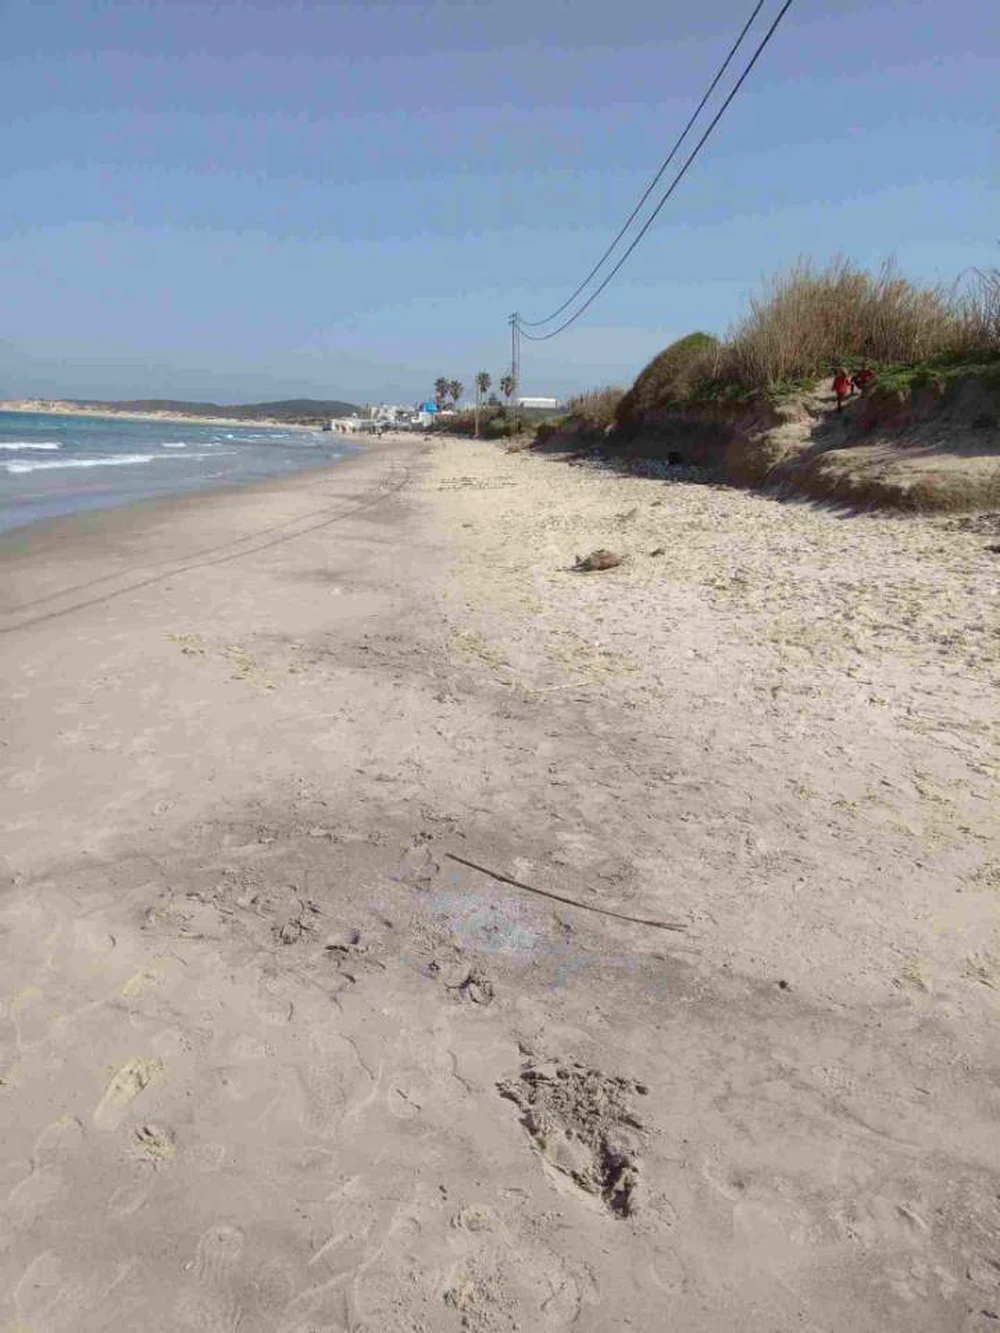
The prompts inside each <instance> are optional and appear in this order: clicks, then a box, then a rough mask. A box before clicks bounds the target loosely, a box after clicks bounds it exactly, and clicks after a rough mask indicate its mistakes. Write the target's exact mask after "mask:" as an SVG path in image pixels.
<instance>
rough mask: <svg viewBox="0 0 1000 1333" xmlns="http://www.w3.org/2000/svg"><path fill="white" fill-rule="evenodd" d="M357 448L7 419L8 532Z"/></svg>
mask: <svg viewBox="0 0 1000 1333" xmlns="http://www.w3.org/2000/svg"><path fill="white" fill-rule="evenodd" d="M357 449H358V446H357V445H352V444H349V443H348V442H347V441H346V440H345V439H344V438H343V437H342V436H336V435H332V434H330V433H329V432H323V431H318V430H317V431H311V430H302V429H299V428H290V427H286V428H282V427H278V426H255V425H249V424H247V425H238V426H228V425H222V424H212V425H203V424H195V423H194V422H188V421H164V420H156V421H133V420H129V419H127V418H125V417H98V416H75V417H73V416H55V415H52V414H49V413H42V412H0V531H3V530H4V529H8V528H15V527H19V526H21V525H22V524H25V523H33V522H35V521H36V520H37V519H42V518H55V517H57V516H59V515H62V514H73V513H78V512H80V511H81V510H84V509H105V508H108V507H110V506H112V505H120V504H128V503H130V502H131V501H133V500H145V499H151V498H153V497H156V496H166V495H180V494H184V493H186V492H189V491H199V490H205V489H208V488H210V487H213V486H231V485H237V484H239V483H241V482H247V481H260V480H263V479H264V478H266V477H274V476H283V475H284V474H286V473H289V472H295V471H297V470H298V469H300V468H305V467H316V466H320V465H322V464H324V463H330V462H333V461H334V460H336V459H338V458H342V457H344V456H345V455H347V454H351V453H356V452H357Z"/></svg>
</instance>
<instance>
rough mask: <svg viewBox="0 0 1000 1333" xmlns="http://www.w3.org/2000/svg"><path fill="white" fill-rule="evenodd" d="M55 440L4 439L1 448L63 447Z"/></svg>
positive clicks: (0, 443) (0, 442) (0, 444)
mask: <svg viewBox="0 0 1000 1333" xmlns="http://www.w3.org/2000/svg"><path fill="white" fill-rule="evenodd" d="M61 448H62V445H61V444H57V443H56V441H55V440H3V441H0V449H61Z"/></svg>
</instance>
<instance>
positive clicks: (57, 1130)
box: [7, 1115, 83, 1226]
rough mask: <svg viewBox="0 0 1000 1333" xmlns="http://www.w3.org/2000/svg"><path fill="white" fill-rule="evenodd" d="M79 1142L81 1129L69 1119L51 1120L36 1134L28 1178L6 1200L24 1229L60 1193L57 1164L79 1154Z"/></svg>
mask: <svg viewBox="0 0 1000 1333" xmlns="http://www.w3.org/2000/svg"><path fill="white" fill-rule="evenodd" d="M82 1140H83V1125H82V1124H81V1123H80V1121H79V1120H77V1118H76V1117H75V1116H72V1115H65V1116H63V1117H62V1119H60V1120H54V1121H53V1122H52V1124H50V1125H47V1126H46V1127H45V1129H43V1130H42V1132H41V1134H39V1136H38V1138H37V1139H36V1140H35V1145H34V1148H33V1149H32V1153H31V1158H30V1159H29V1163H28V1174H27V1175H26V1176H25V1178H24V1179H23V1180H21V1181H20V1182H19V1183H18V1184H16V1185H15V1186H14V1188H13V1189H12V1190H11V1191H10V1193H9V1194H8V1196H7V1201H8V1204H9V1205H10V1207H11V1209H12V1210H13V1212H14V1215H15V1216H17V1217H18V1218H19V1223H20V1225H22V1226H23V1225H26V1224H27V1221H28V1218H29V1216H31V1215H33V1214H35V1213H37V1212H38V1211H40V1210H41V1209H42V1208H44V1207H45V1206H46V1205H47V1204H49V1203H51V1202H52V1200H53V1199H54V1198H56V1196H57V1195H58V1194H59V1192H60V1190H61V1189H62V1174H61V1173H60V1171H59V1170H58V1167H59V1164H60V1163H61V1162H63V1161H65V1160H67V1159H68V1158H69V1157H71V1156H72V1155H73V1153H75V1152H77V1151H79V1148H80V1145H81V1143H82Z"/></svg>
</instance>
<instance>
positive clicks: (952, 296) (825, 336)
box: [721, 259, 985, 388]
mask: <svg viewBox="0 0 1000 1333" xmlns="http://www.w3.org/2000/svg"><path fill="white" fill-rule="evenodd" d="M980 304H982V305H985V303H980ZM980 304H976V303H972V304H970V303H969V300H968V297H962V296H960V295H959V294H958V293H957V292H956V290H955V289H954V288H951V289H949V288H945V287H940V286H938V287H919V286H917V285H916V284H915V283H912V282H910V281H909V279H907V278H904V277H902V276H900V274H899V273H898V272H897V271H896V269H895V267H894V265H893V264H891V263H885V264H883V265H882V267H881V268H880V269H879V270H878V271H877V272H876V273H874V274H871V273H866V272H865V271H864V269H861V268H858V267H857V266H856V265H855V264H852V263H851V262H850V261H849V260H846V259H837V260H834V261H833V263H831V264H829V265H827V267H826V268H824V269H820V270H817V269H815V268H813V267H812V266H811V265H810V264H808V263H800V264H797V265H796V266H795V267H794V268H793V269H791V270H790V271H789V272H787V273H782V274H779V275H778V276H776V277H774V278H772V279H771V280H770V282H769V283H768V284H767V285H766V286H765V288H764V291H763V293H762V294H761V295H760V296H755V297H753V298H752V299H751V301H750V311H749V313H748V314H747V315H746V316H745V317H744V318H743V319H742V320H741V321H740V322H739V323H738V324H737V326H736V328H735V329H734V330H733V333H732V335H731V337H730V338H729V340H728V342H727V344H726V347H725V350H724V354H723V366H722V368H721V374H722V376H723V377H724V378H725V379H731V380H737V381H739V382H741V383H743V384H747V385H752V386H754V387H756V388H770V387H773V386H774V385H776V384H780V383H782V382H785V381H789V380H799V379H808V378H817V377H819V376H821V375H826V374H829V373H830V371H831V370H832V369H834V368H835V367H836V366H837V365H838V364H843V363H846V364H851V363H852V362H856V361H858V360H859V359H866V360H869V361H873V362H876V363H879V362H882V363H886V362H890V363H897V364H898V363H913V362H920V361H926V360H928V359H930V358H933V357H940V356H944V355H948V354H949V353H960V352H964V351H968V350H972V348H973V347H974V346H976V345H977V343H976V339H977V337H978V336H981V334H980V332H979V324H980V323H981V321H980V319H979V314H978V312H979V310H980ZM979 345H981V344H979Z"/></svg>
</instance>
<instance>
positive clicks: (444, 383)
mask: <svg viewBox="0 0 1000 1333" xmlns="http://www.w3.org/2000/svg"><path fill="white" fill-rule="evenodd" d="M450 388H451V385H450V383H449V382H448V380H446V379H445V378H444V376H443V375H439V376H438V378H437V379H436V380H435V381H434V403H435V406H436V407H437V409H438V411H439V412H440V410H441V408H442V407H444V405H445V403H446V402H447V401H448V392H449V390H450Z"/></svg>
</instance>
